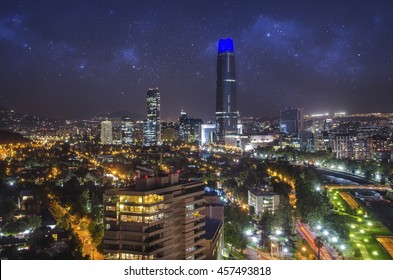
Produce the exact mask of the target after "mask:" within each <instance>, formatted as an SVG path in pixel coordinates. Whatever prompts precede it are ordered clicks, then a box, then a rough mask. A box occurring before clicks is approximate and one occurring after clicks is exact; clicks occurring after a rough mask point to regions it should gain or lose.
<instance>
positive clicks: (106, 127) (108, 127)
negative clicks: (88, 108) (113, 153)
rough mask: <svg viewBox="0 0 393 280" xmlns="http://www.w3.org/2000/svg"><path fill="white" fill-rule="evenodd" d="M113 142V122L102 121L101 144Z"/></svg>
mask: <svg viewBox="0 0 393 280" xmlns="http://www.w3.org/2000/svg"><path fill="white" fill-rule="evenodd" d="M112 143H113V136H112V122H111V121H102V122H101V144H104V145H107V144H112Z"/></svg>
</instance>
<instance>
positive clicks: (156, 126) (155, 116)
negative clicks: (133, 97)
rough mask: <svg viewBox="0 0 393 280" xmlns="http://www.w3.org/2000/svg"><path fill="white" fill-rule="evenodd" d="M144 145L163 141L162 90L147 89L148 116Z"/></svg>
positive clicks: (152, 144)
mask: <svg viewBox="0 0 393 280" xmlns="http://www.w3.org/2000/svg"><path fill="white" fill-rule="evenodd" d="M143 134H144V145H145V146H154V145H160V143H161V119H160V91H159V90H158V88H150V89H149V90H148V91H147V118H146V120H145V123H144V127H143Z"/></svg>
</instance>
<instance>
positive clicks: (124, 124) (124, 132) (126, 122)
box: [121, 116, 134, 145]
mask: <svg viewBox="0 0 393 280" xmlns="http://www.w3.org/2000/svg"><path fill="white" fill-rule="evenodd" d="M133 128H134V123H133V121H132V120H131V118H130V117H129V116H124V117H123V118H122V119H121V142H122V144H130V145H131V144H132V143H133V142H132V141H133V139H132V132H133Z"/></svg>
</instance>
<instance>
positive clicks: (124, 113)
mask: <svg viewBox="0 0 393 280" xmlns="http://www.w3.org/2000/svg"><path fill="white" fill-rule="evenodd" d="M124 116H129V117H130V118H131V119H132V120H134V121H139V120H143V119H145V118H146V116H143V115H141V114H135V113H130V112H127V111H116V112H112V113H108V114H106V115H102V117H106V118H110V119H116V118H122V117H124Z"/></svg>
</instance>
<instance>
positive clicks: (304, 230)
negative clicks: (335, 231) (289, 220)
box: [296, 222, 334, 260]
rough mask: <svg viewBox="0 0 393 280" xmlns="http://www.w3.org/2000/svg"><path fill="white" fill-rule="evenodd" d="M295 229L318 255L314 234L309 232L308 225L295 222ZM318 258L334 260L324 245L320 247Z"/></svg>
mask: <svg viewBox="0 0 393 280" xmlns="http://www.w3.org/2000/svg"><path fill="white" fill-rule="evenodd" d="M296 230H297V232H298V233H299V234H300V236H301V237H302V238H303V239H304V240H306V241H307V242H308V244H309V245H310V247H311V248H312V250H313V251H314V253H315V255H316V256H317V255H318V248H317V246H316V245H315V238H316V236H315V235H314V234H313V233H312V232H311V230H310V228H309V226H308V225H306V224H303V223H300V222H298V223H296ZM320 259H321V260H334V258H333V257H332V255H331V254H330V253H329V252H328V251H327V250H326V248H325V245H324V246H323V247H322V248H321V251H320Z"/></svg>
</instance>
